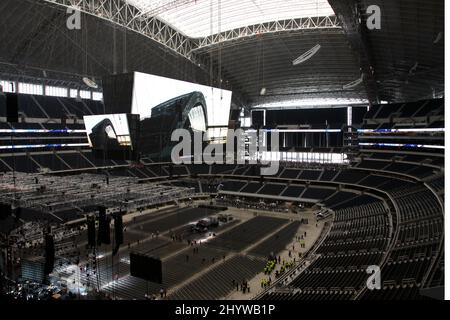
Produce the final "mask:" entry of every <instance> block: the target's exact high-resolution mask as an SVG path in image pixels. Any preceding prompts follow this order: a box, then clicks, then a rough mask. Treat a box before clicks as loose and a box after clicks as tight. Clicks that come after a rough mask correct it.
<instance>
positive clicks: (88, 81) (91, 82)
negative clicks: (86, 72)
mask: <svg viewBox="0 0 450 320" xmlns="http://www.w3.org/2000/svg"><path fill="white" fill-rule="evenodd" d="M83 82H84V83H85V84H86V85H87V86H88V87H90V88H93V89H98V85H97V83H95V81H94V80H93V79H89V78H88V77H83Z"/></svg>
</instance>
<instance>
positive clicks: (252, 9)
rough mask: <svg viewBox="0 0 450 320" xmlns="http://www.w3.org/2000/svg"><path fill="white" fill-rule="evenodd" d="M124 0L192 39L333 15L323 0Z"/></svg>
mask: <svg viewBox="0 0 450 320" xmlns="http://www.w3.org/2000/svg"><path fill="white" fill-rule="evenodd" d="M126 1H128V3H130V4H132V5H134V6H136V7H137V8H138V9H140V10H141V11H142V13H143V14H148V15H151V16H157V17H158V18H159V19H161V20H163V21H165V22H166V23H168V24H169V25H171V26H172V27H174V28H175V29H177V30H178V31H180V32H181V33H183V34H185V35H186V36H188V37H192V38H200V37H206V36H209V35H213V34H216V33H219V32H223V31H228V30H232V29H236V28H240V27H245V26H250V25H254V24H259V23H263V22H270V21H278V20H286V19H294V18H305V17H319V16H330V15H334V12H333V9H332V8H331V7H330V5H329V4H328V1H327V0H221V1H219V0H126ZM219 3H220V5H219Z"/></svg>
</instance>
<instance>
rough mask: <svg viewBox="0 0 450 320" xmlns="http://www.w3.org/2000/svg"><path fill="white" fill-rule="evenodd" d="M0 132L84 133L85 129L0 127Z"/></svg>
mask: <svg viewBox="0 0 450 320" xmlns="http://www.w3.org/2000/svg"><path fill="white" fill-rule="evenodd" d="M0 133H86V130H71V129H0Z"/></svg>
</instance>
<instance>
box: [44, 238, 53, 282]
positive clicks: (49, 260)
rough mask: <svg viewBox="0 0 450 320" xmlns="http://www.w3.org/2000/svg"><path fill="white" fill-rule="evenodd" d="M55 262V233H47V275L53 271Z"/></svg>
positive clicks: (45, 270) (45, 271)
mask: <svg viewBox="0 0 450 320" xmlns="http://www.w3.org/2000/svg"><path fill="white" fill-rule="evenodd" d="M54 264H55V242H54V239H53V235H51V234H46V235H45V266H44V273H45V274H46V275H48V274H50V273H52V271H53V266H54Z"/></svg>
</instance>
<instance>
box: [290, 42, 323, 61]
mask: <svg viewBox="0 0 450 320" xmlns="http://www.w3.org/2000/svg"><path fill="white" fill-rule="evenodd" d="M320 48H321V46H320V44H317V45H315V46H314V47H312V48H311V49H309V50H308V51H306V52H305V53H304V54H302V55H301V56H300V57H298V58H297V59H295V60H294V61H292V65H294V66H296V65H299V64H301V63H303V62H305V61H307V60H309V59H311V58H312V57H313V56H314V55H315V54H316V53H317V51H319V50H320Z"/></svg>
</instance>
